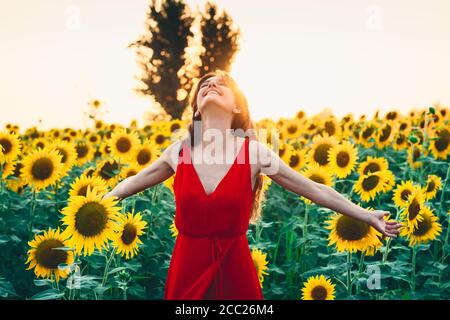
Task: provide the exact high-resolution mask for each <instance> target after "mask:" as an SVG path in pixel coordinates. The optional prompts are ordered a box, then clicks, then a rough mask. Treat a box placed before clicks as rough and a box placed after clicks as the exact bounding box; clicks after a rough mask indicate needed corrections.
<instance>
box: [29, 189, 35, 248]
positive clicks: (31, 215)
mask: <svg viewBox="0 0 450 320" xmlns="http://www.w3.org/2000/svg"><path fill="white" fill-rule="evenodd" d="M35 210H36V190H35V189H34V188H33V196H32V197H31V210H30V218H29V220H28V233H29V238H30V239H31V238H32V237H33V218H34V211H35Z"/></svg>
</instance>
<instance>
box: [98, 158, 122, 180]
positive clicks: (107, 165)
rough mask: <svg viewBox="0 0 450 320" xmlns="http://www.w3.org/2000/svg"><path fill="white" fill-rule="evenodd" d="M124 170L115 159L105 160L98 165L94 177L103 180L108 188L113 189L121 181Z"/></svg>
mask: <svg viewBox="0 0 450 320" xmlns="http://www.w3.org/2000/svg"><path fill="white" fill-rule="evenodd" d="M122 168H123V166H122V165H121V164H119V163H118V162H117V161H116V160H115V159H104V160H102V161H100V163H99V164H98V165H97V170H96V171H95V173H94V174H93V176H95V177H99V178H101V179H102V180H103V181H105V183H106V185H107V186H108V187H112V186H114V185H116V184H117V182H118V181H119V178H120V175H121V171H122Z"/></svg>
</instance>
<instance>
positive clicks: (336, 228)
mask: <svg viewBox="0 0 450 320" xmlns="http://www.w3.org/2000/svg"><path fill="white" fill-rule="evenodd" d="M327 224H328V226H326V227H325V228H326V229H329V230H331V231H330V235H329V237H328V240H329V243H328V246H332V245H334V244H335V245H336V249H337V251H338V252H343V251H348V252H355V251H361V252H363V253H365V252H368V251H369V252H370V251H371V250H373V248H374V247H378V246H379V245H380V236H381V233H380V232H378V231H377V230H376V229H375V228H373V227H372V226H371V225H369V224H368V223H366V222H363V221H361V220H357V219H355V218H352V217H349V216H345V215H342V214H338V213H336V214H335V215H334V216H332V217H331V219H330V220H328V221H327Z"/></svg>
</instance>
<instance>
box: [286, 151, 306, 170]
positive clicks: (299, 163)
mask: <svg viewBox="0 0 450 320" xmlns="http://www.w3.org/2000/svg"><path fill="white" fill-rule="evenodd" d="M287 163H288V165H289V167H291V168H292V169H294V170H295V171H299V170H300V169H302V168H303V167H304V166H305V164H306V150H305V149H293V150H292V151H291V152H290V156H289V161H288V162H287Z"/></svg>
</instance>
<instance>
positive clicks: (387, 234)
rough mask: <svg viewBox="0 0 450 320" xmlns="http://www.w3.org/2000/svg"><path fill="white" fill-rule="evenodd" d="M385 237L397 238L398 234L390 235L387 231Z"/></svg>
mask: <svg viewBox="0 0 450 320" xmlns="http://www.w3.org/2000/svg"><path fill="white" fill-rule="evenodd" d="M384 235H385V236H388V237H391V238H397V235H396V234H394V233H390V232H388V231H385V232H384Z"/></svg>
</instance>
